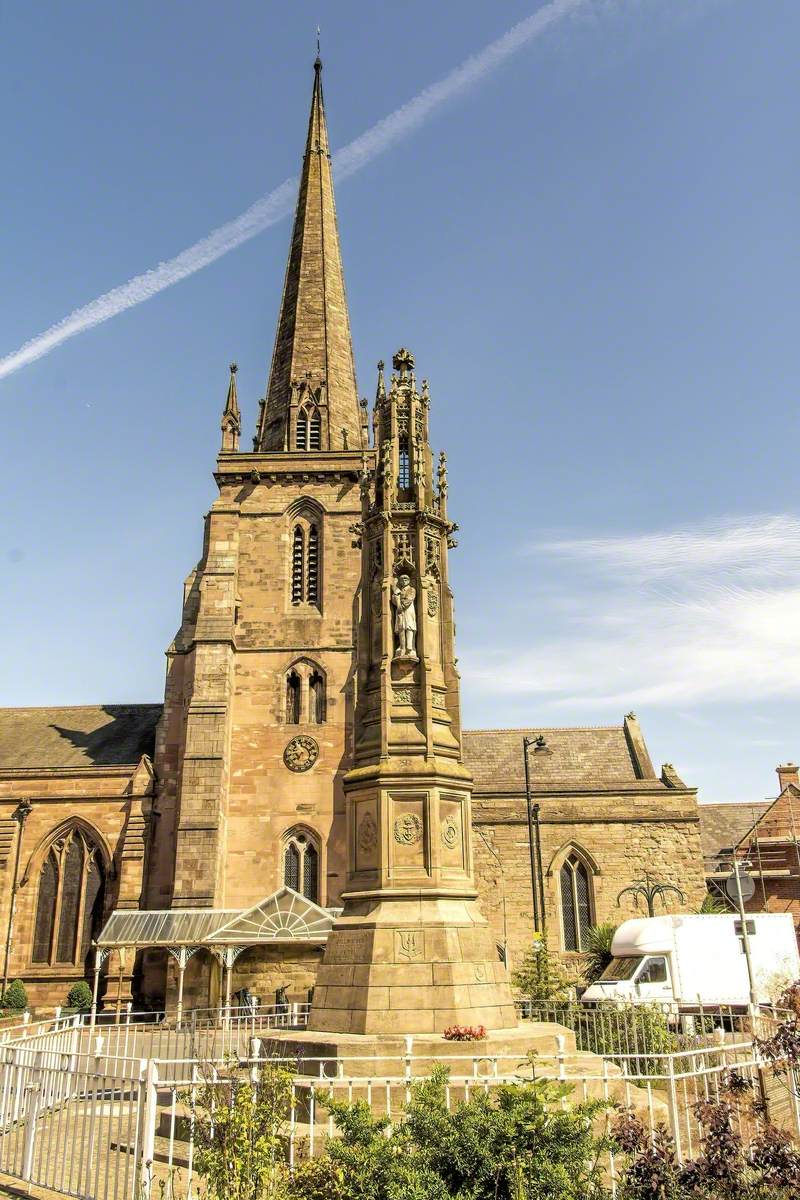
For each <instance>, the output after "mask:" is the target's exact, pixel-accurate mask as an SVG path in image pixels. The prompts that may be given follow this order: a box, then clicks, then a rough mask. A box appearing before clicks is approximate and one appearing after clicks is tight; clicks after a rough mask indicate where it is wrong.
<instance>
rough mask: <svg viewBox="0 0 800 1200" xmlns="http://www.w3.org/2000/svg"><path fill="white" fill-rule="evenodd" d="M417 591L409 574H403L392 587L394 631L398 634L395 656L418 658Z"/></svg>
mask: <svg viewBox="0 0 800 1200" xmlns="http://www.w3.org/2000/svg"><path fill="white" fill-rule="evenodd" d="M416 598H417V591H416V588H414V587H413V586H412V584H411V580H410V578H409V577H408V575H401V576H400V577H399V578H398V580H397V583H396V584H395V586H394V587H393V588H392V604H393V605H394V607H395V610H396V611H395V618H394V631H395V633H396V634H397V649H396V650H395V654H394V656H395V658H416V657H417V650H416V639H417V613H416V608H415V606H414V601H415V600H416Z"/></svg>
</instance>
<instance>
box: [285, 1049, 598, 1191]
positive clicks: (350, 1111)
mask: <svg viewBox="0 0 800 1200" xmlns="http://www.w3.org/2000/svg"><path fill="white" fill-rule="evenodd" d="M447 1080H448V1074H447V1071H446V1069H445V1068H444V1067H441V1066H437V1067H435V1068H434V1071H433V1074H432V1076H431V1078H430V1079H428V1080H424V1081H421V1082H419V1083H415V1084H413V1085H412V1088H411V1098H410V1100H409V1103H408V1104H407V1105H406V1109H405V1119H404V1120H403V1121H402V1122H399V1123H396V1124H393V1123H391V1122H390V1121H389V1119H388V1118H387V1117H385V1116H384V1117H376V1116H373V1115H372V1113H371V1112H370V1110H369V1107H368V1105H367V1103H366V1101H363V1100H360V1101H357V1102H356V1103H355V1104H347V1103H343V1102H335V1101H332V1100H330V1099H328V1100H327V1102H326V1107H327V1108H328V1109H329V1111H330V1112H331V1114H332V1115H333V1118H334V1120H335V1122H336V1125H337V1126H338V1129H339V1133H340V1135H341V1136H340V1137H339V1138H336V1139H333V1140H331V1141H329V1142H328V1144H327V1147H326V1154H325V1157H324V1158H323V1159H322V1160H321V1162H320V1164H319V1165H318V1166H314V1167H313V1168H312V1167H310V1168H308V1169H307V1170H300V1171H298V1172H297V1173H296V1174H295V1177H294V1179H293V1180H292V1182H291V1184H290V1195H291V1196H292V1197H293V1200H321V1197H322V1196H325V1197H326V1200H450V1198H459V1200H462V1198H463V1200H606V1197H607V1196H608V1195H609V1193H608V1191H607V1189H606V1187H605V1183H604V1180H603V1172H602V1169H601V1166H600V1158H601V1155H602V1153H603V1151H604V1150H605V1149H607V1147H608V1145H609V1142H608V1139H606V1138H605V1137H598V1136H596V1135H595V1134H594V1133H593V1126H594V1124H595V1122H596V1120H597V1118H598V1117H599V1116H600V1115H601V1113H603V1112H605V1111H606V1109H607V1106H606V1104H605V1102H604V1101H600V1100H598V1101H588V1102H585V1103H579V1104H578V1103H576V1104H572V1103H570V1101H569V1099H568V1097H569V1094H570V1092H571V1088H570V1087H569V1086H568V1085H566V1084H559V1083H554V1082H552V1081H550V1080H536V1081H534V1082H532V1083H526V1082H520V1083H518V1084H500V1085H498V1086H496V1087H493V1088H490V1089H489V1090H488V1091H487V1092H477V1093H473V1094H472V1095H471V1096H470V1099H469V1100H468V1101H464V1102H461V1103H459V1102H458V1101H457V1100H456V1099H455V1098H454V1097H453V1096H452V1095H451V1096H450V1103H449V1104H448V1096H447Z"/></svg>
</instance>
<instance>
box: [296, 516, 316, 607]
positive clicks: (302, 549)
mask: <svg viewBox="0 0 800 1200" xmlns="http://www.w3.org/2000/svg"><path fill="white" fill-rule="evenodd" d="M291 569H292V604H315V605H317V606H319V602H320V596H321V592H322V589H321V572H320V530H319V526H318V525H313V524H309V525H308V526H307V527H304V526H303V525H302V524H298V525H295V527H294V532H293V534H292V562H291Z"/></svg>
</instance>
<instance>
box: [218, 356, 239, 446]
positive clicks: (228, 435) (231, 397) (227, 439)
mask: <svg viewBox="0 0 800 1200" xmlns="http://www.w3.org/2000/svg"><path fill="white" fill-rule="evenodd" d="M237 370H238V367H237V366H236V363H231V378H230V382H229V383H228V395H227V397H226V399H225V408H224V409H223V411H222V421H221V422H220V428H221V429H222V449H223V451H226V450H238V449H239V434H240V433H241V432H242V419H241V416H240V414H239V400H238V397H237V395H236V372H237Z"/></svg>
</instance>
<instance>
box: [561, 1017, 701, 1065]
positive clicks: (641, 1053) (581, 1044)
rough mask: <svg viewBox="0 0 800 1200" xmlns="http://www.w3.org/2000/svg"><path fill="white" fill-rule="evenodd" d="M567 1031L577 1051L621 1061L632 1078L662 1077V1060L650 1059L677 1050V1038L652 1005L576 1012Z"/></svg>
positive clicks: (665, 1018)
mask: <svg viewBox="0 0 800 1200" xmlns="http://www.w3.org/2000/svg"><path fill="white" fill-rule="evenodd" d="M570 1027H571V1028H572V1029H574V1031H575V1040H576V1044H577V1047H578V1049H579V1050H591V1051H592V1053H593V1054H602V1055H603V1057H604V1058H622V1057H624V1058H625V1061H626V1065H627V1067H628V1070H629V1071H630V1072H631V1073H632V1074H634V1075H661V1074H662V1073H663V1070H664V1060H663V1059H661V1058H656V1057H653V1056H654V1055H661V1054H671V1053H672V1052H674V1051H675V1050H677V1049H678V1038H677V1036H676V1034H675V1033H674V1031H673V1030H672V1029H671V1028H670V1025H669V1021H668V1019H667V1017H666V1015H665V1014H664V1012H663V1011H662V1010H661V1009H660V1008H659V1007H658V1005H655V1004H629V1005H627V1006H625V1007H621V1006H620V1007H618V1006H617V1005H615V1004H612V1003H609V1004H599V1005H597V1007H595V1008H593V1009H585V1010H582V1011H580V1010H577V1011H576V1015H575V1019H574V1021H571V1022H570Z"/></svg>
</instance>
